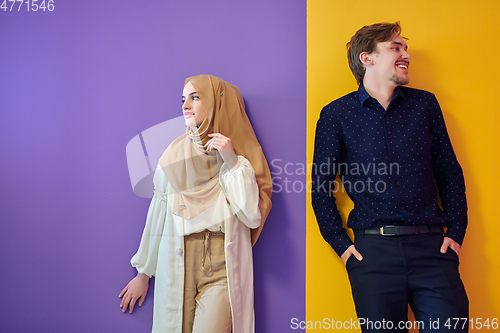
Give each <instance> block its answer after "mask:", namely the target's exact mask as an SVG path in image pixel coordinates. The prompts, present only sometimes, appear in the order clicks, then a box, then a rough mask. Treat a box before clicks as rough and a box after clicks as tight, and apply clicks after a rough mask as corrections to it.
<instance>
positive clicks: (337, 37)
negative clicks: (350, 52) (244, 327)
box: [306, 0, 500, 321]
mask: <svg viewBox="0 0 500 333" xmlns="http://www.w3.org/2000/svg"><path fill="white" fill-rule="evenodd" d="M499 13H500V1H498V0H489V1H485V0H480V1H463V0H462V1H451V0H450V1H444V0H425V1H424V0H420V1H404V2H401V1H380V0H379V1H365V0H358V1H355V2H354V1H332V0H309V1H308V2H307V120H308V123H307V159H308V163H312V157H313V149H314V134H315V129H316V122H317V120H318V117H319V113H320V111H321V108H322V107H323V106H324V105H326V104H328V103H329V102H330V101H332V100H334V99H337V98H339V97H341V96H343V95H345V94H347V93H349V92H351V91H353V90H356V89H357V85H356V81H355V79H354V77H353V75H352V74H351V72H350V70H349V67H348V64H347V57H346V48H345V44H346V42H348V41H349V39H350V37H351V36H352V35H353V34H354V33H355V32H356V30H358V29H359V28H361V27H362V26H364V25H368V24H372V23H377V22H395V21H400V22H401V25H402V29H403V31H402V35H403V36H405V37H408V38H409V40H408V41H407V43H408V47H409V53H410V54H411V56H412V59H411V66H410V84H409V86H410V87H414V88H419V89H425V90H428V91H431V92H433V93H434V94H435V95H436V97H437V98H438V100H439V102H440V104H441V108H442V110H443V113H444V117H445V120H446V124H447V127H448V132H449V134H450V137H451V140H452V143H453V146H454V148H455V152H456V154H457V157H458V160H459V162H460V164H461V165H462V168H463V170H464V174H465V180H466V186H467V199H468V205H469V227H468V229H467V235H466V237H465V241H464V244H463V247H462V252H461V256H460V260H461V264H460V272H461V275H462V279H463V281H464V284H465V287H466V290H467V293H468V296H469V301H470V318H483V321H484V319H485V318H494V317H496V318H499V317H500V286H499V285H500V283H499V282H500V251H499V243H500V216H499V212H498V211H499V209H498V207H500V202H498V198H499V194H498V191H499V190H500V181H499V178H500V174H499V170H498V169H497V168H498V167H500V165H499V163H498V162H500V159H499V157H498V156H499V155H498V150H499V148H498V147H497V145H498V142H499V138H500V135H499V132H500V128H498V125H499V124H500V121H499V120H500V115H499V112H500V107H499V105H500V104H499V103H500V100H499V97H500V89H499V88H500V85H499V83H498V79H499V76H500V69H499V67H500V65H499V59H500V28H499V25H498V23H497V19H498V17H499ZM309 172H310V170H309ZM309 177H310V175H309ZM339 201H340V208H341V213H342V216H343V218H344V220H345V217H346V216H347V214H348V212H349V210H350V209H351V208H352V203H351V202H350V200H349V199H348V198H347V197H341V198H339ZM307 209H308V211H307V255H306V258H307V259H306V260H307V269H306V320H307V321H316V320H318V321H322V320H323V319H324V318H331V319H335V320H342V321H344V320H350V319H351V318H356V314H355V309H354V303H353V301H352V296H351V290H350V285H349V281H348V277H347V273H346V271H345V269H344V266H343V264H342V262H341V260H340V259H339V258H338V257H337V256H336V255H335V253H334V252H333V250H332V249H331V248H330V246H329V245H328V244H327V243H326V242H325V241H324V240H323V238H322V237H321V235H320V232H319V228H318V225H317V223H316V218H315V216H314V213H313V210H312V207H311V198H310V195H309V194H308V196H307Z"/></svg>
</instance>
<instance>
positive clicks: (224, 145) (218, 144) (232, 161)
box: [205, 133, 239, 171]
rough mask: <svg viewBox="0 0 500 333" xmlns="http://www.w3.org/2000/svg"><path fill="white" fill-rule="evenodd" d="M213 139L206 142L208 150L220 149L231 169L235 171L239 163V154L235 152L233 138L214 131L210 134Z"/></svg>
mask: <svg viewBox="0 0 500 333" xmlns="http://www.w3.org/2000/svg"><path fill="white" fill-rule="evenodd" d="M208 136H209V137H211V139H210V140H209V141H208V142H207V143H206V144H205V149H206V150H207V151H213V150H214V149H216V150H218V151H219V153H220V155H221V156H222V159H223V160H224V162H226V164H227V166H228V167H229V170H231V171H234V170H236V169H237V167H238V165H239V161H238V156H236V153H235V152H234V148H233V144H232V143H231V139H230V138H228V137H226V136H224V135H222V134H220V133H212V134H209V135H208Z"/></svg>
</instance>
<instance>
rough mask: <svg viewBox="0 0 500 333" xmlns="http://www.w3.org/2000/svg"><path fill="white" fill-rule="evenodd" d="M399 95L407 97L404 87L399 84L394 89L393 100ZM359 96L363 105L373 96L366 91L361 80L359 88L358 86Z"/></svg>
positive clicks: (403, 97)
mask: <svg viewBox="0 0 500 333" xmlns="http://www.w3.org/2000/svg"><path fill="white" fill-rule="evenodd" d="M398 96H399V97H401V98H402V99H405V94H404V91H403V89H401V86H397V87H396V88H395V89H394V94H393V95H392V100H395V99H396V97H398ZM358 98H359V102H360V103H361V105H364V104H365V102H366V101H367V100H368V99H371V98H372V97H371V96H370V94H368V92H367V91H366V89H365V86H364V85H363V82H361V84H360V85H359V88H358Z"/></svg>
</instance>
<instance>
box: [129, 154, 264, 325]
mask: <svg viewBox="0 0 500 333" xmlns="http://www.w3.org/2000/svg"><path fill="white" fill-rule="evenodd" d="M238 158H239V161H240V166H239V168H238V169H237V170H235V171H234V172H232V173H230V172H229V170H228V168H227V166H226V165H225V164H224V165H223V166H222V168H221V170H220V173H219V181H220V183H221V187H222V190H223V193H224V195H225V196H226V198H227V200H228V202H229V204H230V206H231V210H232V211H233V212H234V213H235V214H236V215H233V216H232V217H231V218H230V219H228V220H226V221H225V222H224V230H225V251H226V269H227V278H228V285H229V300H230V303H231V312H232V320H233V333H254V331H255V320H254V308H253V299H254V296H253V263H252V245H251V240H250V228H252V229H253V228H258V227H259V225H260V217H261V216H260V211H259V209H258V201H259V198H258V197H259V193H258V187H257V183H256V180H255V175H254V172H253V168H252V166H251V165H250V162H248V160H247V159H245V158H244V157H242V156H239V157H238ZM153 182H154V185H155V195H154V197H153V199H152V200H151V204H150V206H149V210H148V215H147V218H146V225H145V227H144V232H143V235H142V239H141V243H140V246H139V249H138V251H137V253H136V254H135V255H134V256H133V257H132V259H131V263H132V266H134V267H136V268H137V270H138V272H139V273H144V274H147V275H148V276H150V277H151V276H155V291H154V315H153V333H173V332H174V333H177V332H178V333H182V305H183V304H182V303H183V290H184V257H183V254H184V236H179V235H178V233H177V229H176V227H175V224H174V216H173V214H172V210H171V208H170V206H169V204H168V196H169V194H171V193H172V191H173V189H172V188H171V186H169V184H168V181H167V179H166V177H165V174H164V172H163V170H162V169H161V168H160V167H158V168H157V169H156V172H155V175H154V180H153ZM214 320H217V318H214Z"/></svg>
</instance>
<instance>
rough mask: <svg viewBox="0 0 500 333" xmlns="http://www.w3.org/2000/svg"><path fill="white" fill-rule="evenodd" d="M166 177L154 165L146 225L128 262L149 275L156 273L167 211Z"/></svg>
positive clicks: (140, 271) (159, 168)
mask: <svg viewBox="0 0 500 333" xmlns="http://www.w3.org/2000/svg"><path fill="white" fill-rule="evenodd" d="M166 183H167V180H166V177H165V173H164V172H163V170H162V169H161V167H160V166H158V167H156V171H155V174H154V177H153V184H154V196H153V199H151V204H150V205H149V209H148V215H147V217H146V225H145V226H144V231H143V233H142V238H141V243H140V245H139V249H138V250H137V253H136V254H135V255H134V256H133V257H132V259H131V260H130V263H131V264H132V266H133V267H135V268H137V271H138V272H139V273H143V274H146V275H147V276H149V277H151V276H154V275H155V273H156V262H157V260H158V250H159V248H160V240H161V237H162V233H163V226H164V223H165V218H166V212H167V196H166V194H165V192H166Z"/></svg>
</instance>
